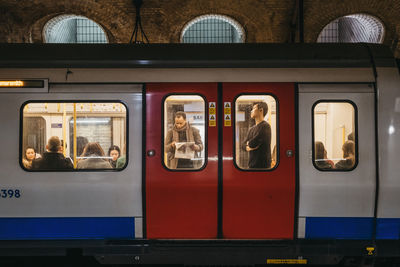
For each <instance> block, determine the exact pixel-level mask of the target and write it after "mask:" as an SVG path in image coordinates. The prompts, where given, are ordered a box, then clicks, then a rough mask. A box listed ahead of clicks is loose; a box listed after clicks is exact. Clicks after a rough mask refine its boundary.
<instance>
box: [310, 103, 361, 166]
mask: <svg viewBox="0 0 400 267" xmlns="http://www.w3.org/2000/svg"><path fill="white" fill-rule="evenodd" d="M356 112H357V109H356V106H355V104H353V103H352V102H350V101H319V102H317V103H316V104H314V107H313V141H314V147H313V163H314V166H315V168H317V169H318V170H322V171H348V170H352V169H354V168H355V166H356V162H357V153H356V152H357V141H356V136H357V135H356V133H357V129H356V117H357V116H356V115H357V114H356Z"/></svg>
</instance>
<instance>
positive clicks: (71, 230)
mask: <svg viewBox="0 0 400 267" xmlns="http://www.w3.org/2000/svg"><path fill="white" fill-rule="evenodd" d="M0 48H1V49H0V54H1V57H0V58H1V60H0V96H1V97H0V111H1V114H2V118H1V125H2V128H3V129H2V131H1V132H0V136H1V138H0V140H1V141H0V143H1V147H2V149H3V153H1V156H0V159H1V160H0V164H1V169H2V171H1V177H0V179H1V183H0V187H1V188H0V189H1V201H0V211H1V212H0V247H1V248H2V249H1V250H0V255H2V256H9V255H18V256H38V255H41V256H43V255H45V256H65V255H69V254H70V253H71V251H72V252H73V253H75V254H78V255H81V256H93V257H95V258H96V259H97V260H98V261H99V262H100V263H103V264H108V263H110V264H119V263H130V264H133V263H136V264H166V263H167V264H168V263H169V264H185V265H190V264H196V265H198V264H227V265H244V264H247V265H253V264H280V263H284V264H285V263H286V264H287V263H297V264H305V263H306V264H338V263H347V262H348V260H353V259H356V260H358V263H359V264H366V263H367V262H368V263H370V264H373V263H374V262H375V261H377V262H384V261H385V262H386V261H387V262H391V263H393V264H395V262H396V261H397V260H398V258H399V256H400V251H399V244H400V243H399V238H400V235H399V232H400V209H399V208H398V205H397V204H398V203H399V200H400V199H399V192H398V191H399V190H398V189H399V186H400V179H399V175H398V173H399V172H400V167H399V164H397V162H396V161H397V154H398V153H399V151H400V137H399V133H398V127H399V125H400V124H399V121H400V115H399V114H400V113H399V112H400V92H399V90H398V86H399V85H400V79H399V71H398V68H397V66H396V62H395V60H394V58H393V56H392V54H391V52H390V50H389V49H388V48H387V47H384V46H381V45H367V44H340V45H339V44H302V45H297V44H296V45H294V44H293V45H289V44H284V45H276V44H234V45H182V44H179V45H157V44H155V45H32V44H31V45H28V44H1V45H0ZM260 103H265V106H264V104H260ZM261 106H262V107H264V108H261ZM252 109H255V110H256V111H254V110H252ZM257 110H258V111H257ZM261 111H262V112H264V113H262V116H261V118H262V119H260V120H257V119H255V118H256V117H257V115H254V114H257V112H261ZM182 113H183V114H184V115H180V117H179V116H177V115H176V114H182ZM177 117H178V119H182V120H184V121H185V126H184V127H185V128H184V130H185V134H184V135H185V136H186V139H185V140H184V142H180V141H179V142H178V141H177V140H178V139H176V138H178V136H179V133H178V132H180V130H179V128H177V126H176V123H177ZM254 119H255V120H254ZM259 123H261V124H259ZM258 125H266V126H265V127H267V129H268V131H267V133H268V138H267V139H268V143H267V144H266V146H265V147H264V144H262V146H263V149H265V151H266V152H263V153H266V155H267V159H264V160H263V162H262V164H261V165H260V164H259V165H257V164H253V163H254V161H255V160H257V158H254V157H255V156H254V155H256V156H257V157H258V156H260V155H261V154H260V153H254V154H251V153H252V151H257V150H258V149H260V146H261V145H257V146H254V147H251V145H250V144H249V140H250V139H249V138H250V137H249V136H250V131H253V129H256V126H258ZM52 137H56V139H58V140H60V145H57V147H58V150H54V151H53V150H52V148H51V147H52V143H51V142H50V140H51V139H52ZM174 138H175V139H174ZM179 138H180V137H179ZM61 141H62V142H61ZM171 141H174V144H172V145H171ZM57 142H58V141H57ZM246 142H247V143H246ZM57 144H58V143H57ZM90 144H96V146H97V148H98V149H99V151H101V153H100V152H99V153H98V154H96V155H95V156H93V155H94V154H90V152H89V151H90ZM115 147H118V149H116V148H115ZM179 147H182V148H183V149H180V148H179ZM29 149H31V150H34V152H35V156H34V157H35V158H34V159H31V160H30V161H29V160H27V151H28V150H29ZM117 150H118V151H117ZM111 151H117V152H118V153H117V154H118V157H119V158H118V159H114V158H113V156H112V153H111ZM263 151H264V150H263ZM49 153H50V154H51V153H53V154H54V155H57V157H61V158H63V160H65V161H64V162H68V164H67V165H68V166H69V167H68V168H67V167H50V168H48V167H46V168H43V167H38V166H39V164H38V162H43V161H44V160H45V159H46V157H47V156H48V155H49ZM263 155H264V154H263ZM28 161H29V162H28ZM27 162H28V164H27ZM119 163H121V164H119ZM31 249H34V251H37V253H32V252H29V253H27V250H31Z"/></svg>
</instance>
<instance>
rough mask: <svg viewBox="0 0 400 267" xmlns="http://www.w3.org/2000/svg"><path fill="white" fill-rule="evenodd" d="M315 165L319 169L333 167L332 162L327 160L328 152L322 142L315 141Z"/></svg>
mask: <svg viewBox="0 0 400 267" xmlns="http://www.w3.org/2000/svg"><path fill="white" fill-rule="evenodd" d="M315 165H316V166H317V167H318V168H320V169H333V168H334V167H335V166H334V163H333V161H331V160H328V153H327V151H326V149H325V146H324V144H323V143H322V142H320V141H317V142H315Z"/></svg>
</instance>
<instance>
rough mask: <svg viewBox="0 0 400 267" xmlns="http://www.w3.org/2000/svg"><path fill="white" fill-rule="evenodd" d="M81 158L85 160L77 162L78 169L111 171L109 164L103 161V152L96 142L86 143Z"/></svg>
mask: <svg viewBox="0 0 400 267" xmlns="http://www.w3.org/2000/svg"><path fill="white" fill-rule="evenodd" d="M82 156H83V157H84V158H85V159H83V160H80V161H79V162H78V164H77V168H78V169H112V166H111V164H110V163H109V162H108V160H106V159H105V155H104V150H103V149H102V148H101V146H100V144H99V143H97V142H89V143H87V145H86V146H85V148H84V149H83V153H82Z"/></svg>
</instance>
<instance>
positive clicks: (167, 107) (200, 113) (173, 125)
mask: <svg viewBox="0 0 400 267" xmlns="http://www.w3.org/2000/svg"><path fill="white" fill-rule="evenodd" d="M205 121H206V114H205V101H204V99H203V97H201V96H199V95H170V96H168V97H167V98H166V99H165V100H164V159H163V161H164V165H165V166H166V167H167V168H168V169H170V170H199V169H201V168H202V167H203V166H204V165H205V156H204V155H205V144H206V143H205V137H206V133H205Z"/></svg>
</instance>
